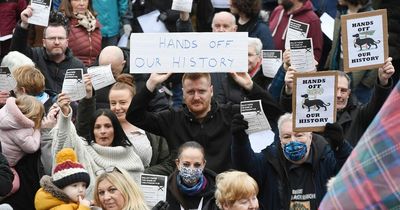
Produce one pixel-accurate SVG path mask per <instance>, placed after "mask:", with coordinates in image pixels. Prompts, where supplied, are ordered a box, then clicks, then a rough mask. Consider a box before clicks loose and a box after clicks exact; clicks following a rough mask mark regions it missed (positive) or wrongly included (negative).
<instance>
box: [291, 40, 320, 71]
mask: <svg viewBox="0 0 400 210" xmlns="http://www.w3.org/2000/svg"><path fill="white" fill-rule="evenodd" d="M313 49H314V48H313V44H312V39H311V38H306V39H300V40H290V56H291V57H290V64H291V66H292V68H293V69H295V70H296V71H297V72H307V71H313V70H315V63H314V50H313Z"/></svg>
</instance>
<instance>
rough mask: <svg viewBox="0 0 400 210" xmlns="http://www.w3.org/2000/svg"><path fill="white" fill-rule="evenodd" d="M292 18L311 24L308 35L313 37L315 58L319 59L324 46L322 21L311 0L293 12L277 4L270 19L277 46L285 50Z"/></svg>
mask: <svg viewBox="0 0 400 210" xmlns="http://www.w3.org/2000/svg"><path fill="white" fill-rule="evenodd" d="M290 19H294V20H297V21H300V22H303V23H307V24H309V30H308V34H307V37H308V38H312V41H313V47H314V58H315V60H317V61H319V59H320V57H321V55H322V46H323V39H322V30H321V21H320V20H319V18H318V16H317V15H316V14H315V12H314V11H313V5H312V3H311V1H310V0H306V1H305V2H304V4H303V6H302V7H301V8H300V9H298V10H296V11H294V12H293V13H291V14H288V13H287V12H286V11H285V10H284V9H283V7H282V5H279V6H277V7H276V8H275V9H274V11H272V13H271V17H270V19H269V29H270V31H271V32H272V38H273V40H274V44H275V48H276V49H278V50H283V51H284V50H285V39H286V32H287V27H288V23H289V20H290Z"/></svg>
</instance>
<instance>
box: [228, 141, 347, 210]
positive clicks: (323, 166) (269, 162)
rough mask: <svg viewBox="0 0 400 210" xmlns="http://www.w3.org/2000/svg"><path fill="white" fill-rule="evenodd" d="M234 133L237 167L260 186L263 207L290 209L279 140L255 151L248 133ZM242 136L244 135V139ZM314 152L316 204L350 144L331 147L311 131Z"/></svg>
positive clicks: (342, 162) (234, 153) (335, 172)
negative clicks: (334, 148)
mask: <svg viewBox="0 0 400 210" xmlns="http://www.w3.org/2000/svg"><path fill="white" fill-rule="evenodd" d="M243 136H244V137H238V136H234V138H233V143H232V158H233V163H234V166H235V168H236V169H238V170H241V171H245V172H247V173H248V174H249V175H250V176H251V177H253V178H254V179H255V180H256V181H257V184H258V186H259V188H260V192H259V193H258V197H259V202H260V203H261V204H262V205H263V206H264V207H265V209H271V210H279V209H285V210H288V209H289V205H290V195H291V192H290V191H291V188H290V186H289V176H288V171H287V170H286V167H285V162H286V161H287V160H286V158H285V157H284V154H283V152H282V148H281V146H280V142H279V141H277V142H274V143H273V144H271V145H270V146H268V147H267V148H266V149H264V150H263V151H261V153H254V152H253V150H252V149H251V146H250V143H249V139H248V136H247V135H243ZM244 138H245V139H244ZM311 151H312V153H313V156H312V157H313V158H312V167H313V183H314V187H315V193H316V203H317V206H318V205H319V203H320V202H321V200H322V198H323V197H324V195H325V193H326V191H327V187H326V184H327V182H328V180H329V179H330V178H331V177H332V176H335V175H336V174H337V172H338V171H339V170H340V168H341V167H342V166H343V164H344V162H345V161H346V159H347V157H348V156H349V155H350V153H351V151H352V147H351V146H350V144H349V143H347V142H346V141H345V142H344V144H343V145H342V146H341V147H339V149H338V150H337V151H335V152H334V151H333V150H332V149H331V147H330V146H329V144H328V143H327V142H326V140H325V139H324V138H323V137H322V136H319V135H317V134H313V136H312V142H311Z"/></svg>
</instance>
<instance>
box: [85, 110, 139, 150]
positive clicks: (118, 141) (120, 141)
mask: <svg viewBox="0 0 400 210" xmlns="http://www.w3.org/2000/svg"><path fill="white" fill-rule="evenodd" d="M100 116H105V117H108V118H109V119H110V121H111V124H112V126H113V128H114V139H113V141H112V144H111V146H113V147H115V146H123V147H126V146H132V143H131V142H130V141H129V139H128V137H127V136H126V134H125V132H124V130H123V129H122V126H121V124H120V123H119V121H118V118H117V116H116V115H115V114H114V113H113V112H112V111H111V110H109V109H98V110H96V111H95V112H94V114H93V116H92V118H91V119H90V122H89V128H90V134H89V138H86V141H87V142H88V144H89V145H90V144H91V143H93V142H95V139H94V125H95V124H96V120H97V118H99V117H100Z"/></svg>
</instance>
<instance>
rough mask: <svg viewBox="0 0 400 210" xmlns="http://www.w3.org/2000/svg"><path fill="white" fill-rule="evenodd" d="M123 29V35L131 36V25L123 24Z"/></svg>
mask: <svg viewBox="0 0 400 210" xmlns="http://www.w3.org/2000/svg"><path fill="white" fill-rule="evenodd" d="M123 28H124V34H125V35H127V36H129V35H131V32H132V26H131V24H124V26H123Z"/></svg>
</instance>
